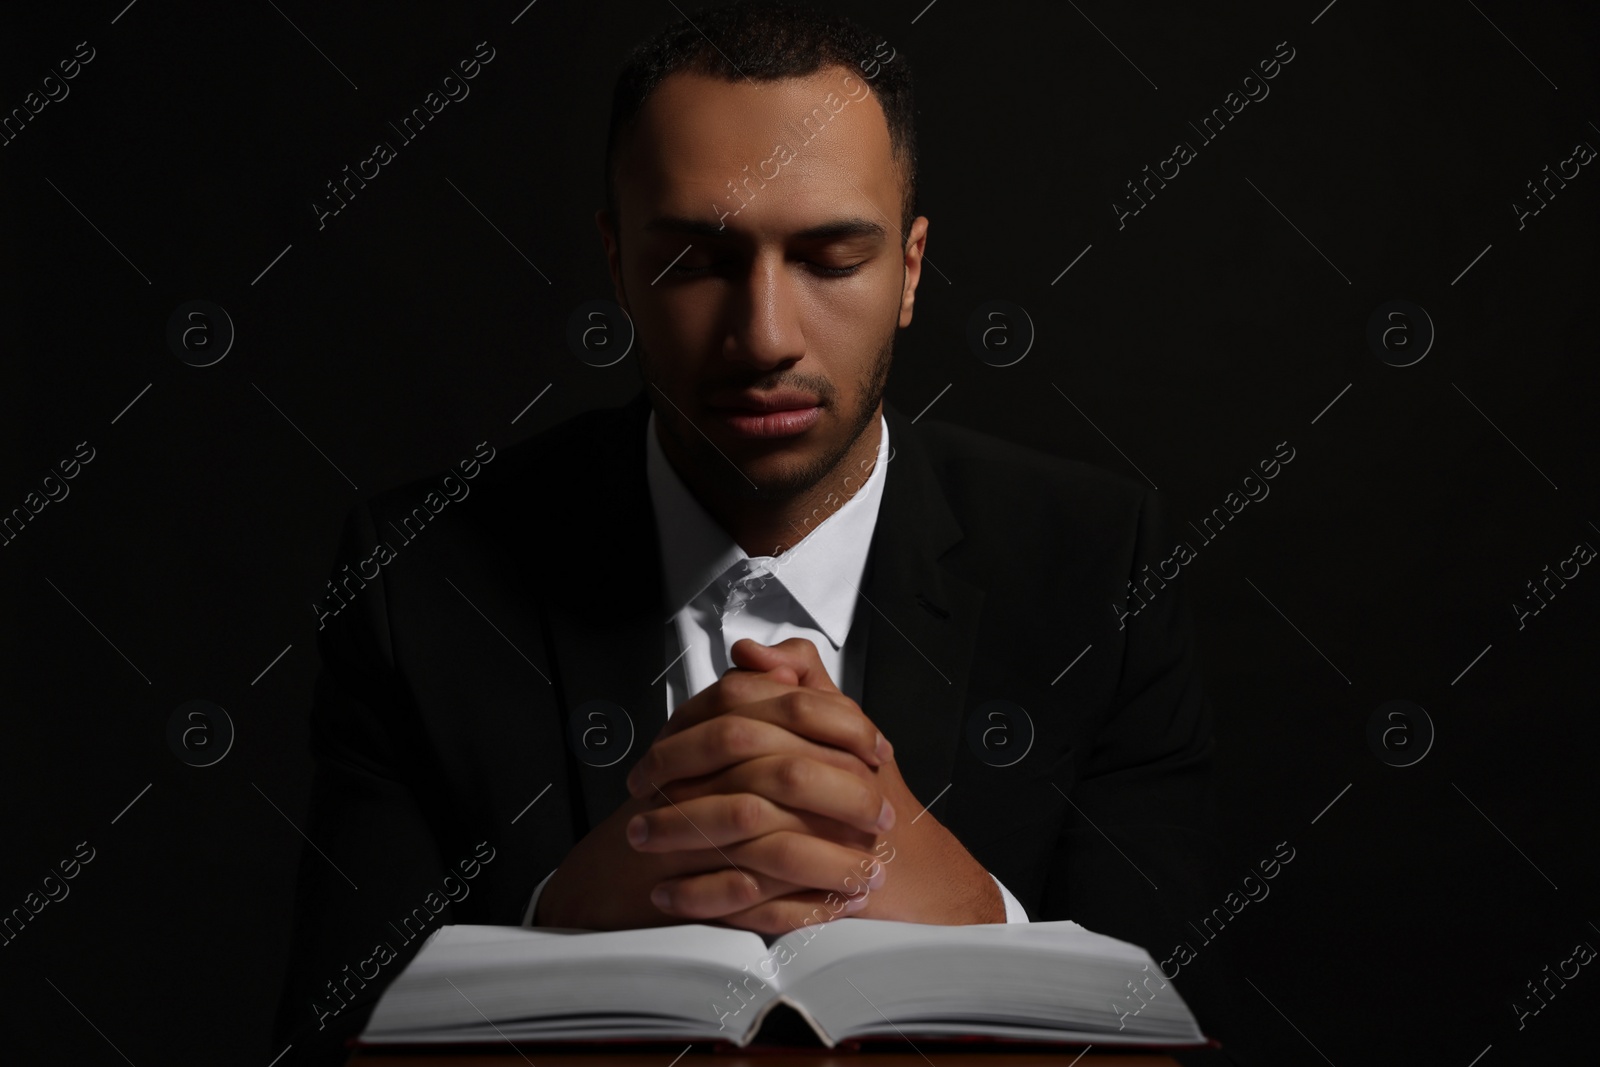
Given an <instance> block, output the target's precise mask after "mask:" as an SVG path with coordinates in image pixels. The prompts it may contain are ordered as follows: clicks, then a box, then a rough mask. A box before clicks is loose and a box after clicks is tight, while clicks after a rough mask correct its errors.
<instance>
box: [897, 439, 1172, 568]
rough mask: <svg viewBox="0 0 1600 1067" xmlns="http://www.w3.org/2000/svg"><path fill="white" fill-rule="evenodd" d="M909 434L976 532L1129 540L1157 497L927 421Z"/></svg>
mask: <svg viewBox="0 0 1600 1067" xmlns="http://www.w3.org/2000/svg"><path fill="white" fill-rule="evenodd" d="M908 432H909V433H914V434H916V435H917V438H918V443H919V444H920V445H921V449H922V452H923V454H924V455H925V456H926V457H927V459H928V462H929V464H930V466H931V467H932V469H933V472H934V476H935V477H936V478H937V479H938V481H939V483H940V486H941V487H942V488H943V490H944V492H945V496H946V498H947V499H948V500H949V501H950V505H951V507H952V509H953V510H954V511H955V512H956V515H957V517H958V520H959V521H961V522H962V524H963V526H967V527H968V528H969V532H970V527H971V524H974V523H975V524H977V525H979V526H982V525H987V524H997V525H1012V526H1013V528H1014V529H1015V528H1016V527H1017V526H1019V525H1020V527H1022V528H1023V529H1037V528H1041V527H1044V528H1049V529H1051V530H1054V531H1055V532H1057V533H1059V534H1063V535H1073V534H1075V535H1076V536H1079V537H1083V536H1089V537H1098V538H1110V539H1113V540H1124V539H1126V538H1128V537H1130V535H1131V534H1133V533H1134V532H1135V531H1136V529H1137V527H1138V525H1139V521H1140V515H1141V512H1142V511H1143V510H1144V509H1145V508H1146V507H1147V506H1148V504H1149V501H1150V498H1151V497H1152V496H1153V491H1152V490H1151V489H1150V488H1149V487H1148V486H1147V485H1145V483H1144V482H1142V481H1137V480H1135V479H1133V478H1131V477H1128V476H1125V475H1122V474H1117V473H1113V472H1112V471H1109V470H1107V469H1105V468H1104V467H1100V466H1097V465H1095V464H1092V463H1088V462H1085V461H1083V460H1078V459H1071V458H1068V457H1065V456H1058V455H1054V454H1052V453H1049V452H1046V451H1043V450H1041V449H1038V448H1034V447H1032V446H1030V445H1025V444H1021V443H1018V442H1016V441H1011V440H1007V439H1005V438H1003V437H1000V436H997V435H995V434H991V433H987V432H984V431H982V430H975V429H972V428H970V427H966V426H959V425H956V424H954V423H948V422H941V421H938V420H926V419H924V420H918V422H917V424H916V426H915V427H910V428H909V430H908ZM890 444H891V446H893V444H894V439H893V436H892V434H891V437H890ZM890 469H891V470H892V469H893V467H892V458H891V468H890ZM891 477H892V475H891ZM1018 532H1019V533H1020V532H1021V530H1018Z"/></svg>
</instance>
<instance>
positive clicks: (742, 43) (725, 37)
mask: <svg viewBox="0 0 1600 1067" xmlns="http://www.w3.org/2000/svg"><path fill="white" fill-rule="evenodd" d="M885 43H886V42H885V40H884V38H882V37H879V36H878V35H877V34H874V33H871V32H870V31H868V30H867V29H866V28H864V27H863V26H861V25H860V24H859V23H856V22H854V21H852V20H851V19H849V18H846V17H845V16H843V15H833V14H825V13H823V12H819V11H816V10H813V9H810V8H804V7H797V6H794V5H791V4H783V3H771V2H765V0H737V2H735V3H733V4H729V5H726V6H722V7H703V8H700V9H698V10H696V11H695V12H694V13H693V14H691V15H688V16H686V17H685V18H683V19H680V20H679V21H677V22H674V23H672V24H670V25H668V26H666V27H664V28H663V29H661V30H659V31H658V32H657V33H656V34H655V35H654V36H652V37H650V38H648V39H646V40H645V41H643V42H641V43H640V44H639V45H638V46H637V47H635V48H634V50H633V51H632V52H631V53H630V54H629V55H628V58H627V60H626V61H625V62H624V64H623V67H622V70H621V71H620V72H619V73H618V74H617V81H616V85H615V87H614V88H613V90H612V95H611V125H610V129H609V130H608V132H607V134H606V159H605V168H606V173H605V182H606V210H607V211H608V212H610V214H611V218H612V219H613V220H616V218H617V192H616V169H615V167H616V156H617V151H618V145H619V143H620V141H621V138H622V136H623V135H624V134H626V133H627V132H628V131H629V130H630V129H631V128H632V126H633V124H634V123H635V122H636V121H637V119H638V117H639V110H640V109H641V108H642V107H643V106H644V103H645V101H646V100H647V99H649V97H650V94H651V93H653V92H655V90H656V88H657V87H658V86H659V85H660V84H661V82H662V81H663V80H664V79H665V78H666V77H667V76H668V75H671V74H676V73H678V72H680V71H689V72H692V73H696V74H704V75H709V76H712V77H718V78H723V79H725V80H727V81H738V80H739V79H741V78H749V79H751V80H753V81H777V80H779V79H782V78H800V77H805V76H806V75H810V74H815V73H816V72H817V71H819V70H822V69H823V68H824V67H833V66H839V67H848V68H850V69H851V70H853V71H871V73H869V74H866V75H864V76H858V80H862V81H865V82H866V84H867V85H868V86H869V87H870V88H871V89H872V91H873V93H874V94H875V95H876V97H877V99H878V106H879V107H881V108H882V109H883V114H884V118H885V119H887V120H888V124H889V151H890V154H891V155H892V156H893V158H894V160H895V162H896V163H897V164H898V165H899V167H900V172H901V177H902V179H903V182H904V186H903V190H902V192H903V195H902V197H901V204H900V214H901V218H900V237H901V242H902V243H904V242H905V240H906V235H907V234H908V233H909V232H910V231H911V222H912V220H913V219H915V218H916V214H917V213H916V196H917V134H916V109H915V105H914V103H913V101H912V96H911V65H910V63H909V61H908V60H907V59H906V58H905V56H904V55H903V54H901V53H900V52H899V50H898V49H895V50H893V51H891V52H890V53H889V56H890V59H891V61H890V62H887V63H886V62H883V59H884V56H883V55H882V54H881V53H880V52H879V51H878V49H879V48H880V46H882V45H884V44H885Z"/></svg>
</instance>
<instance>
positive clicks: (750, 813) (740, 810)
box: [728, 793, 761, 839]
mask: <svg viewBox="0 0 1600 1067" xmlns="http://www.w3.org/2000/svg"><path fill="white" fill-rule="evenodd" d="M728 825H729V826H730V827H732V828H733V829H734V830H735V831H736V832H738V833H739V834H740V835H741V839H742V838H744V837H749V836H750V835H751V834H754V833H755V832H756V831H757V830H758V829H760V827H761V798H760V797H758V796H756V795H755V794H753V793H737V794H735V795H733V796H731V797H729V798H728Z"/></svg>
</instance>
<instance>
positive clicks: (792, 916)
mask: <svg viewBox="0 0 1600 1067" xmlns="http://www.w3.org/2000/svg"><path fill="white" fill-rule="evenodd" d="M730 654H731V656H732V658H733V661H734V665H735V669H733V670H730V671H729V672H728V673H727V674H725V675H723V676H722V678H720V679H719V680H718V681H716V682H715V683H713V684H712V685H710V686H707V687H706V689H705V690H703V691H702V692H700V693H697V694H696V695H695V696H694V697H692V698H690V699H689V700H686V701H684V702H683V703H682V704H681V705H679V706H678V707H677V708H676V709H675V710H674V711H673V713H672V716H671V717H670V718H669V719H668V720H667V723H666V725H665V726H664V727H663V728H662V730H661V732H660V733H659V734H658V735H657V737H656V739H655V741H654V742H653V743H652V744H651V746H650V748H649V750H648V751H647V752H646V753H645V754H644V755H643V756H642V757H641V758H640V759H639V761H638V763H636V764H635V765H634V767H633V769H632V770H631V771H630V772H629V775H628V789H629V793H630V794H631V796H630V799H629V800H628V801H626V802H624V803H623V804H622V805H621V806H619V807H618V809H617V810H616V811H615V812H613V813H612V814H611V815H610V816H609V817H608V818H607V819H606V820H604V821H603V822H601V823H600V824H598V825H597V826H595V827H594V829H593V830H591V831H590V833H589V834H588V835H587V836H586V837H585V838H584V839H583V840H582V841H580V842H579V843H578V845H577V846H576V847H574V848H573V850H572V852H571V853H570V854H569V855H568V857H567V859H566V860H565V861H564V862H563V863H562V865H561V867H560V868H558V869H557V871H556V872H555V874H554V876H553V877H552V878H551V879H550V881H549V882H548V883H547V884H546V886H545V889H544V892H543V894H542V895H541V897H540V900H539V905H538V912H537V914H536V916H535V922H536V924H537V925H546V926H572V927H579V928H585V929H624V928H632V927H639V926H659V925H666V924H671V923H677V922H711V923H720V924H723V925H728V926H735V927H740V928H743V929H748V930H755V931H757V932H760V933H771V934H781V933H786V932H788V931H789V930H791V929H794V928H796V927H798V926H799V925H800V924H801V923H802V922H804V921H805V920H807V919H812V920H813V921H815V920H816V919H819V918H820V919H826V918H834V917H839V916H841V915H858V916H862V917H866V918H883V919H899V920H903V921H909V922H926V923H944V924H958V923H984V922H1004V921H1005V906H1004V904H1003V902H1002V899H1001V897H1000V892H999V889H998V888H997V887H996V886H995V884H994V881H993V879H992V878H990V877H989V875H988V873H987V872H986V871H985V870H984V869H983V867H982V865H981V864H979V863H978V862H977V861H976V860H975V859H973V857H972V856H971V855H970V854H969V853H968V852H967V850H966V849H965V848H964V847H963V846H962V845H961V843H960V842H959V841H958V840H956V838H955V836H954V835H953V834H951V833H950V832H949V831H948V830H946V829H945V828H944V827H943V826H942V825H941V824H940V823H939V822H938V821H937V820H936V819H934V817H933V816H932V815H930V814H928V813H927V812H925V811H924V810H923V807H922V805H921V804H920V803H918V802H917V799H916V798H915V797H914V796H912V794H911V791H910V789H909V788H908V787H907V786H906V783H905V780H904V779H903V778H902V777H901V775H900V770H899V767H898V766H897V765H896V763H895V760H894V749H893V747H892V746H891V745H890V744H889V742H888V741H887V740H886V739H885V738H884V737H883V735H882V734H881V733H880V732H879V731H878V729H877V727H876V726H874V725H873V723H872V721H871V720H870V719H868V718H867V716H866V715H865V714H864V713H863V712H862V710H861V708H860V707H859V706H858V705H857V704H856V702H855V701H853V700H851V699H850V698H849V697H847V696H845V695H844V694H843V693H842V692H840V691H839V689H838V687H837V686H836V685H834V683H833V680H832V679H831V678H829V677H828V674H827V671H826V670H825V669H824V668H823V666H822V663H821V660H820V659H819V657H818V656H817V651H816V648H815V646H814V645H812V643H811V642H810V641H807V640H805V639H802V638H791V639H789V640H787V641H784V642H781V643H780V644H777V645H773V646H766V645H762V644H759V643H758V642H756V641H752V640H749V639H744V640H740V641H737V642H735V643H734V645H733V647H732V649H731V650H730ZM891 864H892V869H891V866H890V865H891Z"/></svg>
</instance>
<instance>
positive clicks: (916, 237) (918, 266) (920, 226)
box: [900, 215, 928, 327]
mask: <svg viewBox="0 0 1600 1067" xmlns="http://www.w3.org/2000/svg"><path fill="white" fill-rule="evenodd" d="M927 243H928V217H927V216H926V215H918V216H917V217H916V219H915V221H913V222H912V223H911V233H910V234H909V235H907V240H906V248H905V268H906V270H905V286H904V288H903V289H902V290H901V291H900V325H901V327H906V326H910V325H911V306H912V305H913V304H914V303H916V300H917V283H918V282H919V281H921V280H922V253H923V249H924V248H926V247H927Z"/></svg>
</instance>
